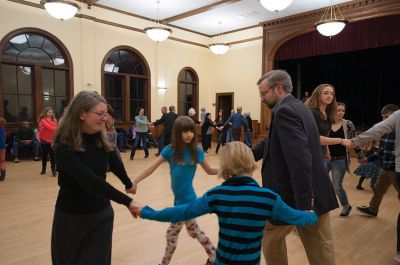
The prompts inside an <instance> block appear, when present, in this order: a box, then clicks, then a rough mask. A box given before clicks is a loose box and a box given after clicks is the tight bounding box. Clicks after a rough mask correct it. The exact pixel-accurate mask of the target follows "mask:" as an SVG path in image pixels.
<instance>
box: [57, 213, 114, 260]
mask: <svg viewBox="0 0 400 265" xmlns="http://www.w3.org/2000/svg"><path fill="white" fill-rule="evenodd" d="M113 222H114V211H113V209H112V208H111V206H109V207H107V208H106V209H104V210H101V211H99V212H96V213H91V214H69V213H65V212H62V211H59V210H57V209H55V212H54V220H53V228H52V235H51V258H52V262H53V265H110V264H111V248H112V232H113Z"/></svg>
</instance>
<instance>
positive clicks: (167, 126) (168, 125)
mask: <svg viewBox="0 0 400 265" xmlns="http://www.w3.org/2000/svg"><path fill="white" fill-rule="evenodd" d="M168 109H169V112H168V113H166V114H165V115H163V116H162V117H161V118H160V119H159V120H157V121H155V122H153V125H154V126H157V125H161V124H162V125H164V131H163V135H164V146H167V145H169V144H170V143H171V135H172V128H173V125H174V122H175V120H176V118H177V117H178V115H177V114H176V113H175V106H173V105H171V106H169V108H168Z"/></svg>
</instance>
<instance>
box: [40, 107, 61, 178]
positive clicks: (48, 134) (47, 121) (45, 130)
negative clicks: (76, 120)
mask: <svg viewBox="0 0 400 265" xmlns="http://www.w3.org/2000/svg"><path fill="white" fill-rule="evenodd" d="M56 129H57V120H56V118H55V117H54V112H53V110H52V108H50V107H47V108H45V109H44V110H43V111H42V113H41V114H40V116H39V141H40V146H41V149H42V171H41V172H40V174H42V175H44V174H46V166H47V158H48V156H50V164H51V173H52V175H53V177H55V176H56V175H57V173H56V162H55V158H54V151H53V149H52V148H51V142H52V141H53V137H54V134H55V132H56Z"/></svg>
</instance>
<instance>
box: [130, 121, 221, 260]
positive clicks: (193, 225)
mask: <svg viewBox="0 0 400 265" xmlns="http://www.w3.org/2000/svg"><path fill="white" fill-rule="evenodd" d="M164 160H166V161H168V163H169V166H170V169H171V170H170V172H171V187H172V191H173V193H174V197H175V199H174V205H183V204H188V203H192V202H193V201H195V200H196V193H195V191H194V188H193V178H194V175H195V173H196V167H197V164H200V165H201V166H202V168H203V169H204V170H205V171H206V172H207V174H209V175H216V174H217V173H218V170H217V169H214V168H212V167H210V165H209V164H208V163H207V161H206V160H205V157H204V151H203V149H202V148H201V147H199V146H197V139H196V132H195V124H194V122H193V120H192V119H191V118H190V117H188V116H181V117H178V118H177V119H176V120H175V123H174V127H173V130H172V143H171V145H168V146H166V147H165V148H164V149H163V151H162V152H161V155H160V156H159V157H158V158H157V160H156V161H155V162H154V164H153V165H152V166H150V167H149V168H147V169H146V170H144V171H143V172H142V173H141V174H140V175H139V176H138V177H137V178H136V179H135V181H134V182H135V184H136V185H137V184H138V183H139V182H140V181H142V180H143V179H145V178H146V177H148V176H149V175H151V174H152V173H153V172H154V170H156V168H158V167H159V166H160V165H161V164H162V162H163V161H164ZM136 185H135V186H136ZM183 225H185V226H186V229H187V231H188V233H189V235H190V236H191V237H193V238H196V239H197V240H198V241H199V242H200V244H201V245H202V246H203V248H204V249H205V251H206V253H207V255H208V260H207V263H206V264H214V261H215V247H214V246H213V244H212V243H211V241H210V239H209V238H208V237H207V236H206V235H205V233H204V232H203V231H202V230H201V229H200V228H199V226H198V225H197V222H196V220H195V219H191V220H188V221H185V222H177V223H171V225H170V227H169V228H168V230H167V247H166V249H165V253H164V257H163V259H162V262H161V265H166V264H169V263H170V262H171V259H172V255H173V254H174V251H175V249H176V244H177V240H178V236H179V232H180V231H181V229H182V227H183Z"/></svg>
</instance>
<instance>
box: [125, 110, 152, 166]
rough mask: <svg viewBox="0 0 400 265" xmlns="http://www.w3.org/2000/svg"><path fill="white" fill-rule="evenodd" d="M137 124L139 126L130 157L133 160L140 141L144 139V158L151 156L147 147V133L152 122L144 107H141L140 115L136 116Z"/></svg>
mask: <svg viewBox="0 0 400 265" xmlns="http://www.w3.org/2000/svg"><path fill="white" fill-rule="evenodd" d="M135 124H136V128H137V132H136V138H135V144H134V145H133V146H132V149H131V155H130V157H129V158H130V159H131V160H133V158H134V157H135V152H136V149H137V148H138V147H139V145H140V141H142V144H143V149H144V158H148V157H149V151H148V149H147V133H148V130H149V125H151V123H150V122H149V120H148V119H147V116H145V115H144V108H139V112H138V115H137V116H136V117H135Z"/></svg>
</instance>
